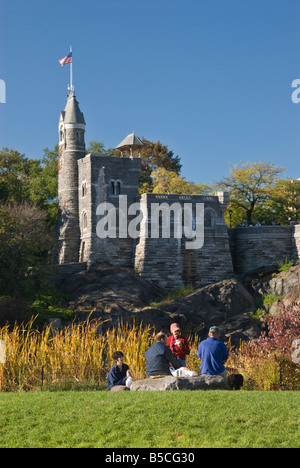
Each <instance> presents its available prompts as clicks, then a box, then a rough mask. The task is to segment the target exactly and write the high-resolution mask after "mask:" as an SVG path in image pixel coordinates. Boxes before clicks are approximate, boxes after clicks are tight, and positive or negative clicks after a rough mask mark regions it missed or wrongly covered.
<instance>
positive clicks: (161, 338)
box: [155, 332, 168, 344]
mask: <svg viewBox="0 0 300 468" xmlns="http://www.w3.org/2000/svg"><path fill="white" fill-rule="evenodd" d="M167 340H168V337H167V335H166V334H165V333H164V332H159V333H157V335H156V337H155V341H156V343H164V344H166V342H167Z"/></svg>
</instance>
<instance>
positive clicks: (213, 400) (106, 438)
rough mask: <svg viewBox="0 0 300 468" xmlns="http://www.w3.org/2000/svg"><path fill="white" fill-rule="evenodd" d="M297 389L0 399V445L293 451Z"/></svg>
mask: <svg viewBox="0 0 300 468" xmlns="http://www.w3.org/2000/svg"><path fill="white" fill-rule="evenodd" d="M299 428H300V392H247V391H240V392H226V391H207V392H200V391H194V392H189V391H185V392H132V393H130V392H121V393H109V392H106V391H102V392H95V391H94V392H89V391H86V392H53V393H50V392H37V393H3V394H0V447H1V448H4V447H104V448H124V447H127V448H132V447H135V448H144V447H145V448H147V447H148V448H196V447H298V448H299V446H300V429H299Z"/></svg>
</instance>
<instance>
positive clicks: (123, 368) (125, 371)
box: [107, 351, 131, 390]
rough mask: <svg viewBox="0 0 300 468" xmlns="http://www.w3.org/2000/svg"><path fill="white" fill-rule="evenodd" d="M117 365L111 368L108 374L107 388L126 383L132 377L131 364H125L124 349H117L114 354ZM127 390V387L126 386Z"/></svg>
mask: <svg viewBox="0 0 300 468" xmlns="http://www.w3.org/2000/svg"><path fill="white" fill-rule="evenodd" d="M113 359H114V361H115V365H114V366H113V367H112V368H111V369H110V371H109V373H108V376H107V389H108V390H111V389H112V388H113V387H117V386H120V385H121V386H124V387H125V385H126V380H127V379H128V378H129V377H131V373H130V370H129V366H127V364H124V362H123V361H124V355H123V353H122V351H115V352H114V354H113ZM124 390H125V388H124Z"/></svg>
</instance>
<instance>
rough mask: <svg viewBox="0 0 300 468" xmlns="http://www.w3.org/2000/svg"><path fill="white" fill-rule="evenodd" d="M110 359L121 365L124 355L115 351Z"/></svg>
mask: <svg viewBox="0 0 300 468" xmlns="http://www.w3.org/2000/svg"><path fill="white" fill-rule="evenodd" d="M112 357H113V359H114V361H115V363H116V364H118V365H120V364H123V360H124V354H123V353H122V351H115V352H114V353H113V356H112Z"/></svg>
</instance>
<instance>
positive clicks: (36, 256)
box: [0, 202, 54, 296]
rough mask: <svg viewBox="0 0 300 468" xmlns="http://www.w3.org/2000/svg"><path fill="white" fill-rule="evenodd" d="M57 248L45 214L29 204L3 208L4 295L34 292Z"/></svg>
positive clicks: (0, 279)
mask: <svg viewBox="0 0 300 468" xmlns="http://www.w3.org/2000/svg"><path fill="white" fill-rule="evenodd" d="M53 246H54V237H53V236H52V235H51V233H50V232H49V227H48V225H47V223H46V213H45V212H44V211H42V210H40V209H39V208H38V207H35V206H33V205H32V204H30V203H29V202H23V203H15V204H7V205H2V206H0V295H11V296H14V295H20V294H26V293H28V292H30V291H32V285H33V284H34V283H35V282H37V281H40V280H41V268H42V267H44V266H45V265H49V263H50V259H51V256H50V253H51V249H52V247H53Z"/></svg>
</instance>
